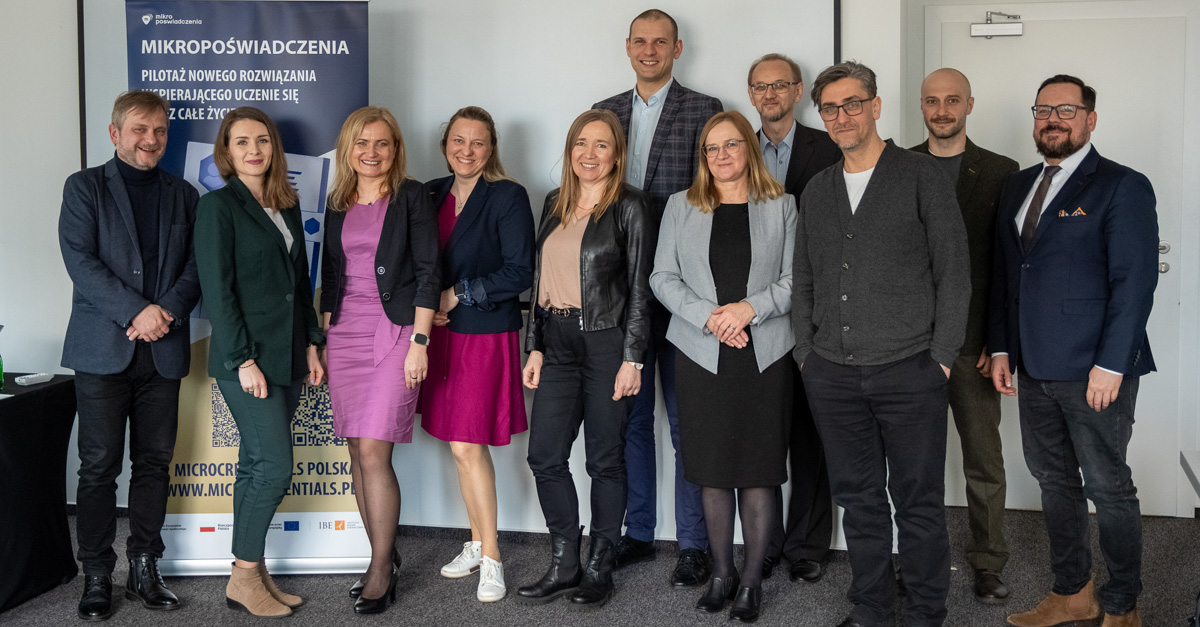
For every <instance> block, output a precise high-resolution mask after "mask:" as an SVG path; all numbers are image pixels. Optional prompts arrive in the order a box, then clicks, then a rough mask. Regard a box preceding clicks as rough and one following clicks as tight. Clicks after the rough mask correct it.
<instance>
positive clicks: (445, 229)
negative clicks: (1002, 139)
mask: <svg viewBox="0 0 1200 627" xmlns="http://www.w3.org/2000/svg"><path fill="white" fill-rule="evenodd" d="M496 144H497V137H496V124H495V122H493V121H492V116H491V115H489V114H488V112H487V111H485V110H483V109H481V108H479V107H464V108H462V109H459V110H458V112H456V113H455V114H454V116H453V117H451V118H450V121H449V122H448V123H447V124H446V130H445V132H444V133H443V134H442V153H443V154H444V155H445V156H446V163H447V166H448V167H449V169H450V171H451V172H453V173H454V174H453V175H452V176H447V177H445V178H440V179H436V180H433V181H430V182H429V183H428V187H429V193H430V195H431V196H432V197H433V206H434V207H437V208H438V231H439V243H440V244H441V251H442V252H441V270H442V273H441V274H442V290H443V291H442V294H441V304H440V306H439V308H438V312H437V314H436V315H435V317H434V325H435V327H434V330H433V334H432V340H433V344H432V345H433V348H432V349H431V351H430V355H429V377H428V378H427V379H426V380H425V384H424V386H423V388H422V390H421V426H422V427H424V429H425V430H426V431H427V432H429V434H430V435H432V436H434V437H436V438H438V439H440V440H444V441H447V442H449V443H450V450H451V451H452V452H453V453H454V461H455V463H456V464H457V466H458V476H459V485H460V486H461V488H462V496H463V501H464V503H465V504H466V507H467V517H468V518H469V519H470V523H471V541H470V542H466V543H464V544H463V549H462V552H461V553H459V554H458V556H457V557H455V558H454V559H453V560H452V561H451V562H450V563H449V564H446V566H444V567H443V568H442V575H443V576H445V577H450V578H458V577H466V576H468V575H470V574H471V573H473V572H475V571H477V570H478V571H479V573H480V577H479V585H478V587H477V589H476V598H478V599H479V600H480V601H484V602H488V601H499V600H500V599H502V598H504V595H505V592H506V587H505V584H504V568H503V566H502V565H501V563H500V548H499V546H498V544H497V538H496V525H497V522H496V478H495V469H494V467H493V465H492V456H491V452H490V450H489V448H488V447H489V446H504V445H506V444H508V443H509V441H510V438H511V436H512V434H514V433H521V432H523V431H525V430H526V429H527V428H528V423H527V421H526V416H525V396H524V393H523V392H522V390H521V350H520V340H519V338H518V331H519V330H520V328H521V307H520V302H519V301H518V297H519V296H520V295H521V293H522V292H524V291H525V290H527V289H529V286H530V285H531V284H532V283H533V254H534V253H533V241H534V238H533V211H532V210H531V208H530V206H529V195H528V194H527V193H525V188H524V187H521V186H520V185H518V184H517V183H516V182H514V181H513V180H511V179H509V178H507V177H506V176H505V174H504V167H503V166H502V165H501V164H500V156H499V155H498V154H497V152H496Z"/></svg>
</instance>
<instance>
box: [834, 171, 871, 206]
mask: <svg viewBox="0 0 1200 627" xmlns="http://www.w3.org/2000/svg"><path fill="white" fill-rule="evenodd" d="M874 173H875V168H871V169H870V170H863V171H862V172H854V173H851V172H847V171H845V170H842V177H843V178H845V179H846V195H847V196H849V197H850V213H854V212H855V211H858V203H859V201H861V200H862V197H863V192H865V191H867V183H870V182H871V175H872V174H874Z"/></svg>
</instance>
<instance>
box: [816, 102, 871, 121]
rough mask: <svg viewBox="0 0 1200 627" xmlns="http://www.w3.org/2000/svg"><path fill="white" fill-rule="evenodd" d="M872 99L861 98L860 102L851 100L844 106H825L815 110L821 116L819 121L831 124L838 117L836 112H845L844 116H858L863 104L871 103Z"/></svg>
mask: <svg viewBox="0 0 1200 627" xmlns="http://www.w3.org/2000/svg"><path fill="white" fill-rule="evenodd" d="M872 100H874V98H863V99H862V100H851V101H850V102H847V103H846V104H841V105H825V106H823V107H821V108H820V109H817V113H820V114H821V119H822V120H825V121H826V122H832V121H834V120H836V119H837V117H838V110H839V109H840V110H842V111H845V112H846V115H858V114H860V113H862V111H863V103H864V102H871V101H872Z"/></svg>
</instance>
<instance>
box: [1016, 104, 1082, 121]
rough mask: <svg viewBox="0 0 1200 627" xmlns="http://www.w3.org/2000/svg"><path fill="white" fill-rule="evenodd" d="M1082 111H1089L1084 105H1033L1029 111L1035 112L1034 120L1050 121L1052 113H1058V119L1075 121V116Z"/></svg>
mask: <svg viewBox="0 0 1200 627" xmlns="http://www.w3.org/2000/svg"><path fill="white" fill-rule="evenodd" d="M1080 109H1082V110H1084V111H1087V110H1088V108H1087V107H1085V106H1083V105H1073V104H1060V105H1058V106H1055V107H1052V106H1050V105H1033V106H1032V107H1029V110H1030V111H1033V119H1035V120H1049V119H1050V112H1051V111H1057V112H1058V119H1060V120H1074V119H1075V114H1076V113H1078V112H1079V110H1080Z"/></svg>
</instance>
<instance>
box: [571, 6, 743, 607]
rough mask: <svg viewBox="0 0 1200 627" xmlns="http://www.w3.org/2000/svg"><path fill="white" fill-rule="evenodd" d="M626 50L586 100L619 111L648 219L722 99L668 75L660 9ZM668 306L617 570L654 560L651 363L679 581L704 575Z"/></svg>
mask: <svg viewBox="0 0 1200 627" xmlns="http://www.w3.org/2000/svg"><path fill="white" fill-rule="evenodd" d="M625 53H626V54H627V55H628V56H629V62H630V64H631V65H632V66H633V70H634V72H635V73H636V74H637V84H636V86H635V87H634V89H631V90H629V91H626V92H622V93H619V94H617V95H616V96H613V97H612V98H608V99H607V100H602V101H600V102H597V103H596V104H594V105H592V108H593V109H608V110H609V111H612V112H613V113H616V114H617V118H618V119H619V120H620V121H621V128H622V130H624V131H625V137H626V143H627V145H628V155H629V164H628V167H627V168H626V177H625V180H626V182H628V183H629V184H630V185H633V186H634V187H637V188H638V189H641V190H643V191H645V192H646V194H647V195H648V196H649V197H650V205H651V208H652V210H653V213H654V220H655V225H656V228H657V223H658V221H659V220H661V219H662V212H663V208H664V207H666V205H667V199H668V198H670V196H671V194H674V193H675V192H678V191H682V190H685V189H687V188H688V187H690V186H691V185H692V179H693V178H695V176H696V167H697V166H698V165H699V163H700V144H699V140H700V131H701V130H703V128H704V124H705V123H706V122H708V119H709V118H711V117H712V116H714V115H716V114H717V113H720V112H721V101H720V100H717V99H716V98H713V97H711V96H705V95H704V94H701V93H697V92H694V91H692V90H690V89H688V88H686V87H684V86H683V85H680V84H679V82H678V81H676V80H674V79H673V78H672V77H671V69H672V66H673V64H674V61H675V59H678V58H679V55H680V54H682V53H683V41H682V40H680V39H679V27H678V25H677V24H676V23H675V20H674V19H673V18H672V17H671V16H670V15H667V14H666V13H664V12H662V11H659V10H657V9H651V10H649V11H645V12H643V13H642V14H640V15H638V16H637V17H636V18H634V20H633V22H632V23H631V24H630V25H629V37H628V38H627V39H626V40H625ZM669 324H670V314H668V313H667V312H666V311H665V310H664V309H663V308H662V307H660V306H658V304H657V303H656V304H655V305H654V311H653V312H652V314H651V341H650V346H649V347H648V348H647V350H646V356H645V358H644V359H645V362H644V363H643V364H637V365H636V367H637V368H639V369H641V370H642V387H641V391H640V392H638V395H637V397H636V398H635V399H634V402H633V409H632V410H631V411H630V415H629V427H628V429H627V430H626V435H625V466H626V470H627V472H628V482H629V497H628V502H627V506H626V514H625V528H626V529H625V535H624V536H623V537H622V538H621V541H620V542H619V543H618V544H617V550H616V562H617V568H622V567H624V566H628V565H629V564H633V563H636V562H644V561H649V560H652V559H654V556H655V553H654V530H655V528H656V527H657V526H658V522H657V516H656V512H657V509H658V503H657V485H658V469H657V463H656V462H655V454H654V453H655V446H654V405H655V403H656V401H657V398H656V394H655V376H654V366H655V363H657V364H658V366H659V369H660V371H661V373H662V391H663V401H664V403H665V405H666V408H667V420H668V422H669V424H670V429H671V443H672V444H673V445H674V448H675V529H676V532H675V537H676V539H677V540H678V541H679V549H680V552H679V560H678V562H677V563H676V565H675V570H674V571H673V573H672V575H671V582H672V583H673V584H674V585H676V586H696V585H700V584H701V583H705V582H707V581H708V576H709V572H710V566H709V563H708V553H707V550H708V532H707V531H706V530H705V527H704V511H703V507H702V505H701V502H700V488H699V486H696V485H693V484H691V483H689V482H688V481H687V480H686V479H684V478H683V462H682V458H680V456H679V415H678V413H677V411H676V409H675V347H674V346H671V343H670V342H668V341H667V339H666V335H667V326H668V325H669Z"/></svg>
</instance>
